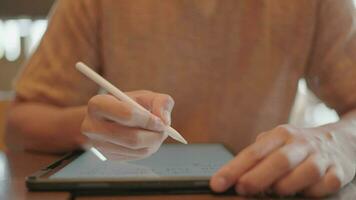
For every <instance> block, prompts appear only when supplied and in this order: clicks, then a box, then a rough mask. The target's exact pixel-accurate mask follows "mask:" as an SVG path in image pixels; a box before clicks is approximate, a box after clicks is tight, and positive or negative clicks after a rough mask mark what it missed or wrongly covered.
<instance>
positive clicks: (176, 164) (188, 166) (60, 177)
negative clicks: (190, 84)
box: [26, 144, 233, 194]
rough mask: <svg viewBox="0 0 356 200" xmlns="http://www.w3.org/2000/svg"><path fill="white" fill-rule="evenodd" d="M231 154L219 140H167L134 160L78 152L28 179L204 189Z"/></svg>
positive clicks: (56, 186)
mask: <svg viewBox="0 0 356 200" xmlns="http://www.w3.org/2000/svg"><path fill="white" fill-rule="evenodd" d="M232 158H233V154H232V153H231V152H230V151H229V150H227V149H226V148H225V147H224V146H223V145H221V144H188V145H184V144H164V145H162V146H161V148H160V149H159V150H158V152H157V153H155V154H153V155H152V156H150V157H148V158H145V159H141V160H132V161H119V160H106V161H103V160H101V159H100V158H99V157H98V156H96V154H95V153H94V152H92V151H85V152H74V153H72V154H70V155H67V156H65V157H64V158H62V159H60V160H58V161H56V162H54V163H52V164H51V165H49V166H48V167H46V168H44V169H42V170H40V171H38V172H36V173H34V174H33V175H31V176H29V177H27V179H26V185H27V187H28V189H30V190H33V191H41V190H46V191H49V190H53V191H76V192H84V193H107V192H109V193H116V194H120V193H122V194H127V193H141V194H142V193H206V192H211V191H210V188H209V180H210V177H211V176H212V175H213V174H214V173H215V172H216V171H217V170H218V169H219V168H220V167H221V166H223V165H224V164H225V163H227V162H228V161H229V160H231V159H232Z"/></svg>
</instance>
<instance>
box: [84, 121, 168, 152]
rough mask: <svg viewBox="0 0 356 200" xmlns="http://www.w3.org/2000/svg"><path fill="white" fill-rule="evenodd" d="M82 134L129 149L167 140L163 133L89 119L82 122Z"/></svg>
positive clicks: (154, 144) (156, 144) (155, 144)
mask: <svg viewBox="0 0 356 200" xmlns="http://www.w3.org/2000/svg"><path fill="white" fill-rule="evenodd" d="M82 132H83V134H85V135H87V136H88V137H89V138H91V139H92V140H103V141H110V142H111V143H114V144H117V145H121V146H124V147H126V148H130V149H141V148H145V147H153V146H159V145H160V144H161V143H162V142H163V141H164V140H165V139H166V138H167V134H165V133H157V132H152V131H149V130H145V129H138V128H131V127H126V126H121V125H119V124H117V123H115V122H110V121H100V120H96V119H93V118H90V117H87V118H86V119H85V120H84V121H83V125H82Z"/></svg>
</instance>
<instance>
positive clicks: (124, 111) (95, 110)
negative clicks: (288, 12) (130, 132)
mask: <svg viewBox="0 0 356 200" xmlns="http://www.w3.org/2000/svg"><path fill="white" fill-rule="evenodd" d="M88 112H89V115H91V116H92V117H96V118H103V119H106V120H111V121H114V122H117V123H119V124H122V125H125V126H130V127H140V128H144V129H148V130H152V131H157V132H163V131H164V130H165V125H164V123H163V122H162V120H161V119H160V118H158V117H157V116H154V115H147V114H146V113H144V112H141V111H140V110H138V109H137V108H135V107H132V106H131V105H129V104H128V103H125V102H122V101H120V100H118V99H116V98H115V97H113V96H111V95H97V96H95V97H93V98H92V99H91V100H90V101H89V103H88Z"/></svg>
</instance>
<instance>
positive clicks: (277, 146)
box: [210, 125, 355, 197]
mask: <svg viewBox="0 0 356 200" xmlns="http://www.w3.org/2000/svg"><path fill="white" fill-rule="evenodd" d="M347 140H348V139H347V137H345V134H335V133H334V132H331V131H330V130H328V129H326V128H324V127H319V128H310V129H307V128H305V129H302V128H296V127H293V126H291V125H282V126H278V127H277V128H275V129H273V130H271V131H268V132H265V133H262V134H260V135H259V136H258V137H257V139H256V142H255V143H254V144H252V145H250V146H248V147H247V148H246V149H244V150H243V151H241V152H240V153H239V154H238V155H237V156H236V157H235V158H234V159H233V160H231V161H230V162H229V163H228V164H226V165H225V166H223V167H222V168H221V169H220V170H219V171H218V172H217V173H216V174H215V175H214V176H213V177H212V179H211V182H210V185H211V188H212V189H213V190H214V191H216V192H223V191H225V190H226V189H228V188H229V187H232V186H234V187H235V190H236V191H237V192H238V193H239V194H242V195H253V194H257V193H260V192H265V191H269V190H272V191H274V192H275V193H277V194H279V195H283V196H285V195H293V194H295V193H303V194H304V195H307V196H315V197H320V196H325V195H328V194H331V193H334V192H336V191H338V190H339V189H340V188H341V187H342V186H344V185H345V184H347V183H349V182H350V181H351V180H352V179H353V177H354V175H355V165H354V159H355V157H354V155H355V152H354V149H355V148H354V147H352V145H354V143H353V142H351V141H347Z"/></svg>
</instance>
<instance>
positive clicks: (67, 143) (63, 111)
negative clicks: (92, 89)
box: [6, 102, 86, 153]
mask: <svg viewBox="0 0 356 200" xmlns="http://www.w3.org/2000/svg"><path fill="white" fill-rule="evenodd" d="M85 112H86V106H80V107H70V108H59V107H55V106H53V105H49V104H42V103H32V102H20V103H14V105H13V106H11V108H10V112H9V115H8V120H7V131H6V142H7V145H8V147H9V148H17V149H18V148H23V149H26V150H34V151H42V152H52V153H60V152H66V151H70V150H73V149H76V148H78V147H79V146H80V145H81V144H82V143H84V142H85V139H86V138H85V136H83V135H82V134H81V133H80V126H81V122H82V121H83V118H84V115H85Z"/></svg>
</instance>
